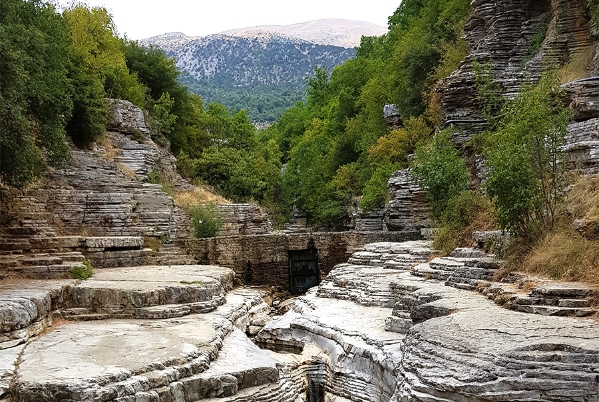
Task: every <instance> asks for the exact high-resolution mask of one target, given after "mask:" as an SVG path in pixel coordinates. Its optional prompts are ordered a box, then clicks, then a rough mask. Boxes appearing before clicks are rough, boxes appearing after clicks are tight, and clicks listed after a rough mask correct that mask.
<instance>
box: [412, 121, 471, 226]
mask: <svg viewBox="0 0 599 402" xmlns="http://www.w3.org/2000/svg"><path fill="white" fill-rule="evenodd" d="M450 136H451V131H449V130H444V131H440V132H438V133H437V134H435V136H434V137H433V139H432V141H431V142H430V143H429V144H426V145H420V146H419V147H418V148H417V149H416V157H415V159H414V161H413V163H412V175H413V176H414V178H415V179H416V181H417V182H418V184H419V185H420V186H421V187H422V188H424V189H426V197H427V198H428V200H429V202H430V204H431V217H432V219H433V220H435V221H437V222H440V221H441V220H442V217H443V215H444V213H445V210H446V209H447V206H448V203H449V202H450V200H451V199H452V198H454V197H457V196H458V195H460V193H461V192H462V191H464V190H466V189H467V188H468V184H469V182H470V174H469V173H468V168H467V167H466V164H465V163H464V161H463V160H462V158H460V155H459V154H458V151H457V150H456V149H455V148H454V147H453V146H452V145H451V142H450V141H449V138H450Z"/></svg>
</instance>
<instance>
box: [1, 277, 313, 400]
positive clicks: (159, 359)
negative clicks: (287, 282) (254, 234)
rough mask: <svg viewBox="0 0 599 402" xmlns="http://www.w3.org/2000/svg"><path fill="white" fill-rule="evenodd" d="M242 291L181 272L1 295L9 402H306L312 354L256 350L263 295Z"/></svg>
mask: <svg viewBox="0 0 599 402" xmlns="http://www.w3.org/2000/svg"><path fill="white" fill-rule="evenodd" d="M232 282H233V273H232V271H231V270H229V269H226V268H219V267H207V266H178V267H174V266H173V267H136V268H126V269H106V270H102V271H101V272H99V273H97V274H96V275H95V276H94V278H93V279H90V280H88V281H83V282H81V281H74V280H70V281H21V282H20V283H13V284H3V285H1V286H0V300H2V303H1V304H0V309H1V313H2V314H1V315H0V318H1V320H2V321H1V323H2V325H0V331H1V337H0V339H1V343H0V346H1V347H0V400H2V401H12V402H16V401H40V402H41V401H58V400H78V401H98V400H102V401H118V402H124V401H127V402H137V401H163V402H166V401H169V402H173V401H180V402H183V401H185V402H188V401H197V400H204V399H211V398H223V399H219V400H228V401H234V400H235V401H242V400H245V401H273V402H274V401H290V402H291V401H302V400H305V395H306V382H305V381H304V377H303V373H304V372H305V371H306V370H307V369H308V368H309V367H311V361H312V360H313V356H312V354H310V353H304V354H303V355H302V356H296V357H294V358H288V357H285V356H283V355H279V354H277V353H273V352H270V351H263V350H260V349H259V348H258V347H257V346H256V345H254V344H253V343H252V342H251V341H250V340H249V339H248V338H247V336H246V335H245V332H246V330H247V329H248V327H249V325H250V324H251V323H252V322H253V323H256V317H252V312H254V313H256V312H257V311H259V310H260V308H259V307H258V306H261V304H263V303H264V302H263V299H262V297H261V293H260V292H258V291H255V290H250V289H240V290H235V291H232V292H228V291H229V290H230V289H231V287H232ZM227 292H228V293H227ZM225 293H226V294H225ZM56 318H61V319H67V320H74V322H71V323H68V324H65V323H61V322H58V323H57V322H56ZM132 318H136V319H132ZM52 319H54V322H53V321H52ZM92 320H93V321H92ZM27 341H28V342H27ZM25 342H27V343H25ZM225 398H226V399H225Z"/></svg>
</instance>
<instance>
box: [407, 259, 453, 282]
mask: <svg viewBox="0 0 599 402" xmlns="http://www.w3.org/2000/svg"><path fill="white" fill-rule="evenodd" d="M410 272H411V274H412V275H414V276H421V277H424V278H428V279H436V280H439V281H446V280H447V278H449V277H450V276H451V271H446V270H440V269H434V268H432V267H431V266H430V264H428V263H423V264H418V265H416V266H414V267H413V268H412V270H411V271H410Z"/></svg>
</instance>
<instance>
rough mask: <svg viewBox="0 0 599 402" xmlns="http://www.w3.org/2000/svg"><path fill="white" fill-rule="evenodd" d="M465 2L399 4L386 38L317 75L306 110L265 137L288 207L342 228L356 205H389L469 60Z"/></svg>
mask: <svg viewBox="0 0 599 402" xmlns="http://www.w3.org/2000/svg"><path fill="white" fill-rule="evenodd" d="M469 11H470V2H469V1H468V0H450V1H441V0H427V1H424V0H413V1H403V2H402V4H401V5H400V6H399V8H398V9H397V11H396V12H395V13H394V14H393V15H392V16H391V17H390V18H389V33H388V34H386V35H383V36H381V37H365V38H363V40H362V43H361V45H360V47H358V49H357V56H356V58H355V59H352V60H348V61H347V62H345V63H344V64H343V65H341V66H339V67H337V68H335V69H334V70H333V71H332V72H329V71H326V70H324V69H319V70H317V74H316V76H315V78H313V79H311V80H310V81H309V89H308V100H307V102H305V103H298V104H297V105H296V106H294V107H293V108H291V109H289V110H287V111H286V112H285V114H284V115H283V117H282V118H281V120H280V121H279V122H277V123H276V124H275V125H273V126H272V127H270V128H269V129H268V130H267V131H266V132H265V133H263V136H264V137H265V138H268V139H274V140H275V141H276V143H277V144H278V145H279V149H280V151H281V152H282V154H283V162H284V163H285V164H286V169H285V173H284V175H283V183H284V188H285V189H286V191H285V192H284V193H285V194H286V196H288V197H289V198H288V199H287V202H288V203H294V204H295V205H296V206H297V207H298V208H300V209H301V210H302V211H303V212H304V213H305V214H306V215H307V216H308V218H309V220H310V221H311V222H314V223H318V224H321V225H325V226H331V227H334V226H336V227H340V226H341V225H342V224H343V222H344V220H345V219H346V217H347V215H348V214H347V208H348V206H349V205H350V204H351V202H352V199H353V198H354V197H357V196H363V198H362V202H361V205H362V207H363V208H365V209H377V208H381V207H383V205H384V202H385V200H386V195H387V187H386V183H387V180H388V179H389V177H390V175H391V173H392V172H393V171H394V170H397V169H399V168H402V167H406V166H407V164H408V161H407V156H408V155H409V154H411V153H412V152H413V151H414V149H415V147H416V144H417V143H418V142H419V141H421V140H425V139H426V138H427V137H428V136H429V135H430V133H431V129H432V128H433V127H434V126H435V125H436V124H438V123H439V116H438V105H437V103H436V101H435V95H434V93H433V91H432V90H433V85H434V84H435V83H436V82H437V81H438V80H439V79H442V78H444V77H446V76H447V75H449V74H450V73H451V72H452V71H453V70H454V69H455V68H456V67H457V65H458V64H459V63H460V61H461V60H462V59H463V58H464V57H465V56H466V54H467V46H466V44H465V43H464V42H463V41H461V40H460V35H461V33H462V26H463V24H464V21H465V19H466V17H467V16H468V13H469ZM385 104H395V105H397V108H398V111H399V113H400V115H401V118H402V120H403V122H404V125H405V128H403V129H400V130H395V131H393V132H389V129H388V128H387V126H386V124H385V120H384V116H383V107H384V105H385Z"/></svg>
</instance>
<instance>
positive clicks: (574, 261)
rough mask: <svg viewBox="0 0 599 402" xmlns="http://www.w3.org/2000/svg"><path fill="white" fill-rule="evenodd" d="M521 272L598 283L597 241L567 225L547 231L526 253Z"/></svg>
mask: <svg viewBox="0 0 599 402" xmlns="http://www.w3.org/2000/svg"><path fill="white" fill-rule="evenodd" d="M523 268H524V271H525V272H528V273H532V274H536V275H543V276H547V277H549V278H551V279H559V280H568V281H581V282H587V283H591V284H596V285H597V284H599V241H597V240H589V239H586V238H584V237H583V236H581V235H579V234H578V233H576V232H574V231H573V230H571V229H569V228H562V229H561V230H556V231H554V232H552V233H549V234H548V235H547V236H545V238H544V239H543V240H541V241H540V242H539V243H538V244H537V245H536V246H535V247H534V248H533V249H532V251H531V252H530V253H529V254H528V256H527V257H526V258H525V260H524V263H523Z"/></svg>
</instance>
